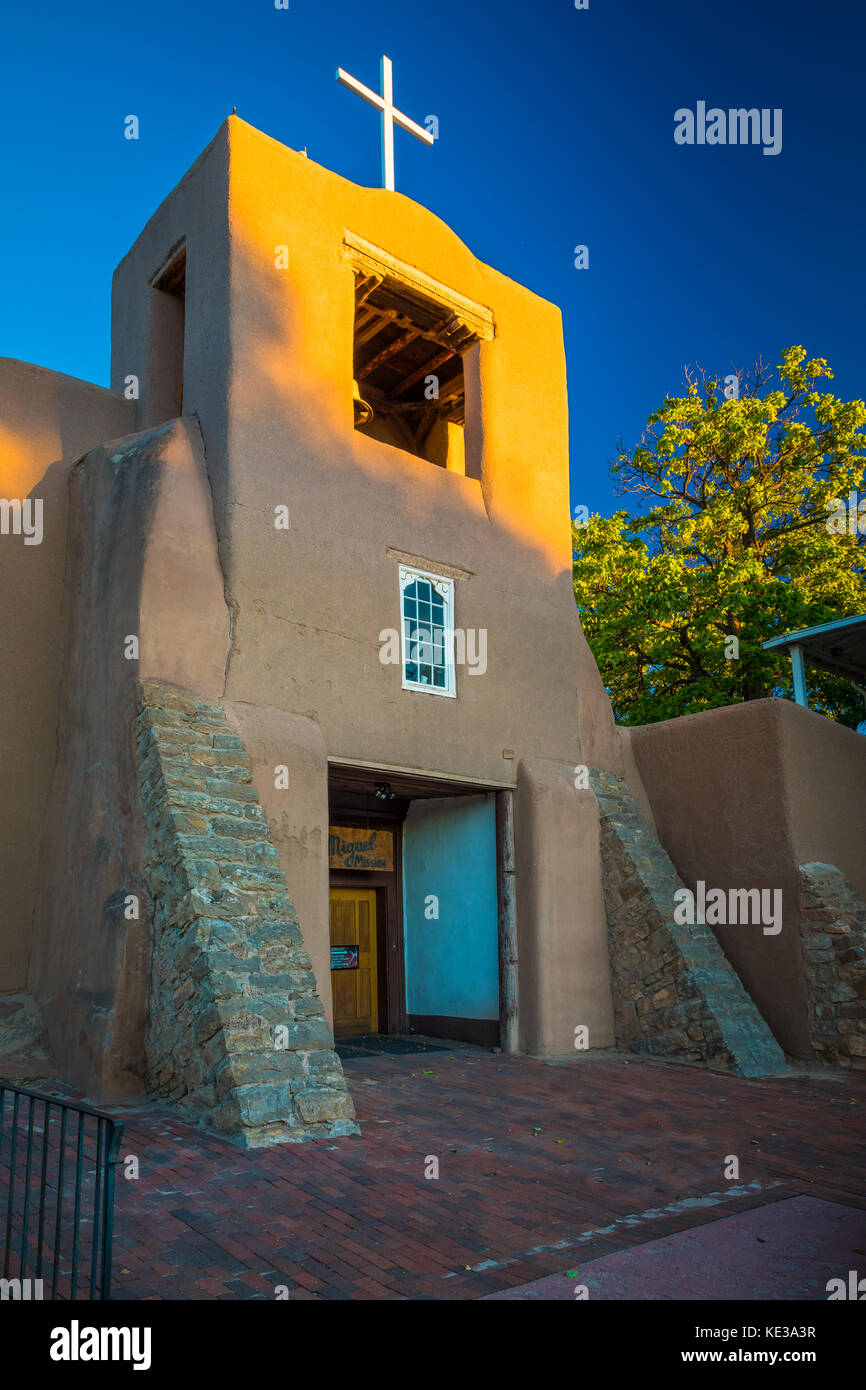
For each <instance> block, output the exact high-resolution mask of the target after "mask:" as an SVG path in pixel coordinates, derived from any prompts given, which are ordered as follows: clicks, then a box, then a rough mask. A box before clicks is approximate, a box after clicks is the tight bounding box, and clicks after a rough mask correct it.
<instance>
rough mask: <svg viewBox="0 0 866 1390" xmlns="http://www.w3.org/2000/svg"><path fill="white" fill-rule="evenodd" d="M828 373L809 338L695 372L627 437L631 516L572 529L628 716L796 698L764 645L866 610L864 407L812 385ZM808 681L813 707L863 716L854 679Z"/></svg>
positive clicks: (610, 683)
mask: <svg viewBox="0 0 866 1390" xmlns="http://www.w3.org/2000/svg"><path fill="white" fill-rule="evenodd" d="M832 375H833V373H832V371H831V370H830V368H829V367H828V365H827V363H826V361H825V360H824V359H823V358H820V357H816V358H812V359H810V360H809V361H807V360H806V352H805V350H804V349H803V348H801V347H792V348H788V349H787V351H785V352H784V353H783V354H782V362H781V364H780V365H779V367H778V368H777V371H776V372H775V373H774V372H772V371H771V370H770V369H768V368H766V367H765V366H764V365H763V363H758V365H757V366H756V367H755V368H753V369H752V371H751V372H750V373H747V374H743V375H742V376H741V377H739V378H735V377H729V378H727V379H726V380H727V382H728V383H729V384H728V385H727V386H726V385H725V383H724V382H720V381H718V380H713V379H709V378H708V377H707V376H706V374H705V373H703V372H700V371H698V372H693V371H687V372H686V380H685V390H686V394H685V395H683V396H678V397H671V396H669V397H668V398H667V399H666V400H665V402H664V404H663V406H662V407H661V409H660V410H658V411H656V412H655V414H654V415H652V416H651V417H650V419H649V422H648V426H647V430H646V432H645V434H644V436H643V439H642V440H641V443H640V444H639V445H637V447H635V448H634V449H632V450H630V451H629V450H624V449H623V448H622V446H620V452H619V456H618V458H617V460H616V461H615V462H614V463H613V464H612V466H611V472H612V474H613V476H614V478H615V490H616V493H617V495H618V496H629V497H633V498H636V499H637V503H636V504H633V506H634V507H635V511H634V514H632V513H631V512H629V511H625V510H623V511H618V512H616V513H615V515H613V516H611V517H602V516H597V515H594V516H591V517H589V519H588V520H587V521H585V522H584V523H583V524H582V525H581V524H575V526H574V592H575V597H576V599H577V605H578V608H579V610H580V616H581V621H582V624H583V629H584V632H585V633H586V637H587V640H588V642H589V645H590V647H591V648H592V651H593V653H594V655H595V658H596V661H597V662H598V664H599V667H600V669H601V674H602V678H603V680H604V683H605V685H606V687H607V689H608V692H609V694H610V696H611V700H612V703H613V707H614V712H615V714H616V717H617V719H619V720H620V722H622V723H625V724H648V723H653V722H655V721H657V720H660V719H670V718H672V717H673V716H675V715H681V714H693V713H695V712H697V711H698V710H702V709H712V708H713V707H715V706H719V705H728V704H735V703H738V702H739V701H742V700H754V699H760V698H762V697H764V696H767V695H773V694H790V687H791V674H790V662H789V659H788V657H787V655H786V654H785V653H784V652H778V651H775V652H765V651H764V650H763V647H762V645H761V644H762V643H763V642H764V641H766V640H767V639H768V638H770V637H775V636H779V635H781V634H782V633H785V632H791V631H794V630H796V629H798V628H803V627H811V626H813V625H815V624H818V623H824V622H830V621H832V620H833V619H836V618H844V617H849V616H850V615H852V614H855V613H862V612H864V611H866V577H864V553H866V550H864V547H866V534H860V533H859V530H857V529H855V532H854V534H852V533H851V532H850V530H849V529H847V528H846V529H845V530H844V532H842V530H841V525H842V523H841V522H840V521H839V519H838V518H839V513H838V510H837V508H838V506H839V505H840V504H842V505H844V506H845V507H846V508H847V507H848V503H849V497H850V494H851V493H852V492H855V493H861V492H862V484H863V478H864V467H866V463H864V448H866V438H864V434H863V427H864V422H866V406H864V403H863V401H859V400H855V401H843V400H839V399H837V398H836V397H835V396H833V395H832V394H830V393H829V392H823V391H820V390H817V389H816V386H817V384H818V383H819V382H821V381H822V380H823V379H824V378H832ZM727 395H731V396H732V397H734V398H732V399H727ZM855 504H856V499H855ZM864 512H866V508H864ZM834 514H835V515H836V520H835V522H834V519H833V517H834ZM843 520H844V518H843ZM860 523H861V525H862V526H863V530H864V532H866V515H862V516H861V517H860ZM855 528H856V522H855ZM807 677H808V682H809V694H810V703H811V704H812V706H813V708H816V709H820V710H822V711H823V712H824V713H826V714H828V715H830V716H831V717H833V718H835V719H839V720H842V721H843V722H845V723H847V724H851V725H853V726H856V724H857V723H858V721H859V720H861V719H862V718H863V717H864V704H863V698H862V696H861V695H860V694H858V692H857V691H856V690H855V689H854V688H853V687H852V686H851V685H849V684H848V683H847V682H845V681H843V680H840V679H838V678H836V677H834V676H831V675H829V674H823V673H821V672H818V671H817V670H815V669H814V668H811V667H808V666H807Z"/></svg>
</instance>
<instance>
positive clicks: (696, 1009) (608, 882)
mask: <svg viewBox="0 0 866 1390" xmlns="http://www.w3.org/2000/svg"><path fill="white" fill-rule="evenodd" d="M590 780H591V782H592V786H593V790H594V791H595V793H596V796H597V797H598V801H599V806H600V809H601V831H602V862H603V869H604V896H605V907H606V911H607V921H608V935H609V941H610V962H611V980H612V985H613V1000H614V1018H615V1026H616V1041H617V1045H618V1046H619V1047H625V1048H630V1049H631V1050H632V1051H633V1052H644V1053H649V1054H651V1055H653V1056H668V1057H671V1058H676V1059H681V1060H683V1061H693V1062H705V1063H709V1064H710V1065H712V1066H717V1067H725V1068H728V1069H730V1070H731V1071H735V1072H739V1073H740V1074H741V1075H742V1076H772V1075H777V1074H780V1073H783V1072H785V1071H786V1070H787V1066H786V1063H785V1055H784V1053H783V1052H782V1049H781V1048H780V1046H779V1044H778V1043H777V1041H776V1039H775V1038H774V1037H773V1034H772V1033H771V1031H770V1029H769V1027H768V1026H767V1023H766V1021H765V1020H764V1018H763V1017H762V1016H761V1014H760V1013H759V1012H758V1009H757V1008H756V1006H755V1004H754V1003H753V1001H752V1000H751V999H750V998H749V996H748V994H747V993H746V991H745V989H744V988H743V985H742V983H741V981H740V979H739V976H738V975H737V974H736V973H735V971H734V970H733V968H732V966H731V965H730V963H729V961H728V959H727V957H726V956H725V953H724V951H723V950H722V948H721V946H720V945H719V943H718V941H717V940H716V938H715V936H714V935H713V932H712V930H711V929H710V928H709V927H708V926H705V925H702V924H700V923H696V924H695V925H693V926H689V925H683V924H680V923H677V922H675V921H674V908H675V904H676V898H675V896H674V895H675V893H676V892H677V890H678V889H681V888H682V887H683V883H682V880H681V879H680V878H679V876H678V874H677V872H676V869H675V868H674V866H673V864H672V863H671V860H670V859H669V858H668V855H667V854H666V853H665V851H664V849H663V848H662V846H661V844H660V842H659V841H658V840H657V839H656V837H655V835H654V834H653V832H652V830H651V829H650V827H649V825H648V824H647V822H646V820H645V819H644V817H643V815H642V814H641V812H640V810H639V809H638V806H637V804H636V802H635V801H634V798H633V797H632V795H631V793H630V791H629V790H628V788H627V787H626V785H625V783H624V782H623V781H621V779H620V778H618V777H615V776H614V775H613V774H612V773H608V772H598V771H595V770H593V771H591V772H590Z"/></svg>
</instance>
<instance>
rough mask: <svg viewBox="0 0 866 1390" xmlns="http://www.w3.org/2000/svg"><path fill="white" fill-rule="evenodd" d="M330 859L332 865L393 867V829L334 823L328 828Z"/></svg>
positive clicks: (373, 867)
mask: <svg viewBox="0 0 866 1390" xmlns="http://www.w3.org/2000/svg"><path fill="white" fill-rule="evenodd" d="M328 863H329V865H330V867H331V868H332V869H387V870H390V869H393V867H394V835H393V832H392V831H390V830H353V829H351V828H350V827H346V826H344V825H332V826H331V827H330V829H329V832H328Z"/></svg>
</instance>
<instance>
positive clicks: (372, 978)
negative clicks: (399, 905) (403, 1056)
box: [330, 887, 379, 1038]
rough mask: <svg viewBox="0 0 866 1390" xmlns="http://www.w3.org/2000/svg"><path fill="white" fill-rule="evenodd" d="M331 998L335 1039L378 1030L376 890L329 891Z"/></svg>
mask: <svg viewBox="0 0 866 1390" xmlns="http://www.w3.org/2000/svg"><path fill="white" fill-rule="evenodd" d="M330 932H331V996H332V1000H333V1005H334V1037H335V1038H357V1037H361V1036H363V1035H365V1034H368V1033H378V1031H379V982H378V976H379V970H378V937H377V914H376V890H375V888H355V887H352V888H332V889H331V891H330Z"/></svg>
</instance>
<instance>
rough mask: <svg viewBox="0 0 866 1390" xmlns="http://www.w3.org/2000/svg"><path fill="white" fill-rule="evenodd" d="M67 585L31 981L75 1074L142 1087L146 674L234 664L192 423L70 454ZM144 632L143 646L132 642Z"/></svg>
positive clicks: (214, 682)
mask: <svg viewBox="0 0 866 1390" xmlns="http://www.w3.org/2000/svg"><path fill="white" fill-rule="evenodd" d="M67 594H68V597H67V602H66V603H65V606H64V611H63V675H62V690H63V699H62V700H61V701H60V703H59V709H58V757H57V762H56V765H55V766H54V769H53V777H52V778H51V780H50V794H49V795H48V797H47V805H46V808H45V834H44V837H43V841H42V848H41V855H40V861H39V873H38V894H37V902H36V910H35V914H34V929H33V937H34V940H33V952H32V959H31V965H30V971H29V976H28V987H29V989H30V990H31V991H32V993H33V994H34V995H35V997H36V999H37V1001H38V1003H39V1005H40V1007H41V1008H42V1012H43V1017H44V1018H45V1022H46V1026H47V1029H48V1034H49V1042H50V1045H51V1050H52V1052H53V1054H54V1056H55V1057H56V1058H57V1059H58V1060H62V1066H63V1076H64V1079H65V1080H67V1081H69V1082H70V1083H71V1084H73V1085H76V1086H80V1087H82V1088H84V1089H86V1090H87V1091H88V1092H89V1094H90V1095H91V1096H92V1097H93V1098H94V1099H99V1100H103V1101H106V1102H107V1101H111V1100H122V1099H125V1098H127V1097H134V1096H140V1095H141V1094H142V1091H143V1086H144V1075H145V1059H144V1037H145V1020H146V1017H147V1007H148V980H149V977H150V967H151V933H150V898H149V894H148V888H147V882H146V879H145V874H144V866H145V858H144V853H143V843H142V814H141V802H140V794H139V763H138V755H137V750H136V742H135V740H136V719H137V715H138V710H139V679H142V680H144V679H147V678H149V679H152V680H157V681H162V682H164V683H166V684H168V685H173V686H179V687H181V688H183V689H186V690H189V691H191V692H193V693H195V694H196V695H197V696H199V697H200V698H203V699H214V698H217V697H218V696H219V693H220V690H221V688H222V680H223V671H224V667H225V652H226V644H227V638H228V613H227V610H226V607H225V602H224V599H223V594H222V576H221V574H220V569H219V561H218V557H217V549H216V537H215V535H214V530H213V520H212V513H211V505H210V492H209V489H208V486H207V480H206V477H205V472H204V464H203V456H202V448H201V439H200V437H199V435H198V431H197V428H196V426H195V423H194V422H180V421H178V422H175V423H174V424H171V425H168V426H164V427H162V428H161V429H159V430H156V431H152V432H148V433H145V434H143V435H133V436H130V437H127V438H125V439H122V440H119V441H116V442H115V443H114V444H113V445H109V446H106V447H100V448H97V449H95V450H92V451H91V452H90V453H88V454H87V456H86V457H85V458H83V459H82V460H81V461H80V462H79V463H78V464H77V465H76V467H75V468H73V469H72V473H71V478H70V524H69V554H68V568H67ZM133 635H135V636H137V637H138V639H139V643H140V659H139V660H134V659H127V655H126V653H127V651H128V650H129V647H128V638H129V637H130V636H133ZM129 895H134V896H136V897H137V898H138V899H139V912H138V916H136V917H128V916H127V915H126V906H127V898H128V896H129Z"/></svg>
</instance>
